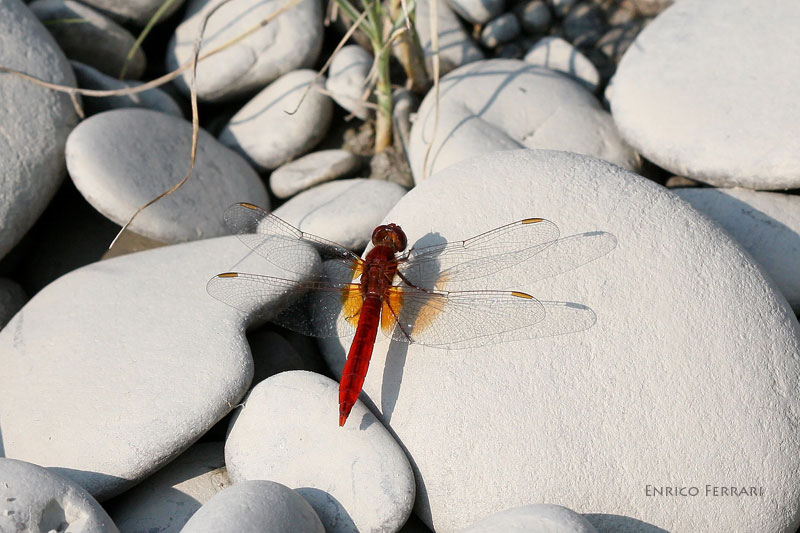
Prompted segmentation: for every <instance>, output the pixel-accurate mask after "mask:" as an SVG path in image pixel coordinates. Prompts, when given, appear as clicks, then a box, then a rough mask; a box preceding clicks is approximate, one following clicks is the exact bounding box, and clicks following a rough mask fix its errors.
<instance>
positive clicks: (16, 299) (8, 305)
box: [0, 278, 28, 329]
mask: <svg viewBox="0 0 800 533" xmlns="http://www.w3.org/2000/svg"><path fill="white" fill-rule="evenodd" d="M27 301H28V296H27V295H26V294H25V290H24V289H23V288H22V287H21V286H20V284H19V283H17V282H16V281H14V280H10V279H8V278H0V329H3V327H4V326H5V325H6V324H8V321H9V320H11V317H13V316H14V315H15V314H17V311H19V310H20V309H22V306H23V305H25V302H27Z"/></svg>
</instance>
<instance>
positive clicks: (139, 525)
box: [105, 442, 231, 533]
mask: <svg viewBox="0 0 800 533" xmlns="http://www.w3.org/2000/svg"><path fill="white" fill-rule="evenodd" d="M230 484H231V483H230V481H229V480H228V472H227V470H225V444H224V443H222V442H201V443H198V444H195V445H193V446H192V447H191V448H189V449H188V450H186V451H185V452H183V453H182V454H181V455H180V456H179V457H177V458H176V459H175V460H174V461H172V462H171V463H169V464H168V465H167V466H165V467H164V468H162V469H161V470H159V471H158V472H156V473H155V474H153V475H152V476H150V477H149V478H147V479H145V480H144V481H143V482H141V483H139V484H138V485H136V486H135V487H134V488H132V489H131V490H129V491H127V492H125V493H123V494H121V495H120V496H118V497H117V498H114V499H113V500H111V501H109V502H106V504H105V508H106V509H108V512H109V514H110V515H111V516H112V517H113V519H114V523H116V524H117V527H118V528H119V529H120V531H122V533H126V532H131V533H134V532H138V531H144V532H151V531H157V532H158V533H178V532H179V531H181V530H182V528H183V526H184V525H186V522H188V521H189V519H190V518H191V517H192V515H193V514H195V513H196V512H197V510H198V509H200V506H202V505H205V504H206V503H207V502H208V501H209V500H210V499H211V498H212V497H213V496H214V495H215V494H217V493H218V492H219V491H221V490H223V489H224V488H226V487H229V486H230Z"/></svg>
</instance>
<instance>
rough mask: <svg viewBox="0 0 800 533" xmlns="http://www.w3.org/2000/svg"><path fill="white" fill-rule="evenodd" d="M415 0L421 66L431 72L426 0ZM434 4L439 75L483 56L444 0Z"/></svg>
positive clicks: (428, 16) (428, 19) (429, 30)
mask: <svg viewBox="0 0 800 533" xmlns="http://www.w3.org/2000/svg"><path fill="white" fill-rule="evenodd" d="M430 1H431V0H419V1H418V2H417V9H416V16H417V18H416V24H417V28H416V29H417V35H419V42H420V46H421V47H422V53H423V55H424V56H425V67H426V68H427V69H428V72H429V73H432V72H433V55H434V49H433V41H432V39H431V30H432V28H431V20H430V4H429V2H430ZM438 2H439V3H438V4H436V17H437V28H438V34H439V75H440V76H444V75H445V74H447V73H448V72H450V71H451V70H453V69H455V68H458V67H460V66H461V65H464V64H466V63H471V62H472V61H478V60H480V59H483V57H484V56H483V52H481V49H480V48H478V46H477V45H476V44H475V43H474V42H473V41H472V38H470V36H469V35H467V33H466V32H465V31H464V28H463V27H462V26H461V22H459V20H458V17H457V16H456V14H455V13H453V10H452V9H450V6H449V5H448V4H447V0H438Z"/></svg>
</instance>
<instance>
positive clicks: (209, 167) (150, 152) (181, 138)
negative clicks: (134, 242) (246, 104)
mask: <svg viewBox="0 0 800 533" xmlns="http://www.w3.org/2000/svg"><path fill="white" fill-rule="evenodd" d="M191 141H192V125H191V123H189V122H188V121H186V120H183V119H180V118H176V117H173V116H171V115H166V114H164V113H159V112H156V111H150V110H146V109H117V110H114V111H107V112H105V113H101V114H99V115H95V116H93V117H90V118H89V119H87V120H85V121H83V122H82V123H81V124H80V125H79V126H78V127H77V128H75V130H74V131H73V132H72V134H71V135H70V136H69V139H68V141H67V148H66V156H67V168H68V169H69V173H70V176H71V177H72V181H73V182H75V186H76V187H77V188H78V190H79V191H80V192H81V194H82V195H83V196H84V198H86V200H87V201H88V202H89V203H90V204H92V205H93V206H94V207H95V209H97V210H98V211H100V212H101V213H102V214H103V215H105V216H106V217H107V218H109V219H111V220H113V221H114V222H116V223H117V224H119V225H123V224H125V223H126V222H127V221H128V219H129V218H130V216H131V215H132V214H133V213H134V212H135V211H136V210H137V209H138V208H139V207H140V206H141V205H143V204H144V203H146V202H148V201H150V200H151V199H153V198H155V197H156V196H158V195H159V194H161V193H163V192H164V191H166V190H168V189H169V188H170V187H172V186H173V185H175V184H176V183H178V182H179V181H180V180H181V179H183V177H184V175H185V174H186V171H187V170H188V168H189V154H190V151H191ZM134 148H135V149H134ZM242 200H247V201H248V202H253V203H255V204H258V205H262V206H268V205H269V204H268V196H267V191H266V187H265V186H264V183H263V182H262V181H261V178H259V177H258V174H256V172H255V171H254V170H253V169H252V168H251V167H250V166H249V165H248V164H247V162H246V161H245V160H244V159H243V158H242V157H241V156H240V155H239V154H237V153H235V152H233V151H232V150H230V149H228V148H226V147H225V146H223V145H222V144H220V143H219V142H218V141H217V140H216V139H214V137H212V136H211V135H210V134H209V133H208V132H206V131H205V130H203V129H200V132H199V137H198V149H197V158H196V160H195V165H194V170H193V171H192V176H191V177H190V178H189V179H188V181H187V182H186V183H185V184H184V185H183V187H181V188H180V189H178V190H177V191H175V192H174V193H173V194H170V195H169V196H167V197H165V198H163V199H161V200H159V201H158V202H156V203H155V204H153V205H151V206H149V207H148V208H147V209H145V210H144V211H142V212H141V213H140V214H139V215H138V216H137V217H136V219H135V220H134V222H133V224H131V225H130V226H129V227H130V229H131V231H133V232H135V233H138V234H140V235H143V236H145V237H150V238H152V239H156V240H158V241H161V242H167V243H174V242H182V241H189V240H196V239H203V238H208V237H216V236H219V235H226V234H228V232H229V230H228V229H227V228H226V227H225V224H224V222H223V220H222V213H223V212H224V211H225V209H226V208H227V207H228V206H230V205H231V204H233V203H235V202H237V201H242Z"/></svg>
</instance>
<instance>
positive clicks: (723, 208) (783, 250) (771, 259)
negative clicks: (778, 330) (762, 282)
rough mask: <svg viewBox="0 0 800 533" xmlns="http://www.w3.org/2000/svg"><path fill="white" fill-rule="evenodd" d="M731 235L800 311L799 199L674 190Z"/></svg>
mask: <svg viewBox="0 0 800 533" xmlns="http://www.w3.org/2000/svg"><path fill="white" fill-rule="evenodd" d="M675 194H677V195H678V196H680V197H681V198H683V199H684V200H686V201H687V202H689V203H690V204H692V207H694V208H695V209H697V210H698V211H700V212H701V213H703V214H704V215H706V216H708V217H709V218H710V219H711V220H713V221H714V222H716V223H717V224H719V225H720V226H722V227H723V228H724V229H725V231H727V232H728V233H730V234H731V235H732V236H733V238H734V239H736V240H737V241H738V242H739V243H740V244H741V245H742V246H743V247H744V248H745V250H747V251H748V252H750V254H751V255H752V256H753V258H754V259H755V260H756V261H758V262H759V264H760V265H761V266H763V267H764V270H765V271H766V272H767V274H769V276H770V277H771V278H772V279H773V280H775V284H776V285H777V286H778V288H779V289H780V291H781V292H782V293H783V295H784V296H786V299H787V300H788V301H789V304H790V305H791V306H792V308H793V309H795V311H800V276H798V275H797V265H798V264H800V197H798V196H796V195H791V194H780V193H774V192H757V191H750V190H747V189H709V188H702V189H694V188H692V189H676V190H675Z"/></svg>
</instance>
